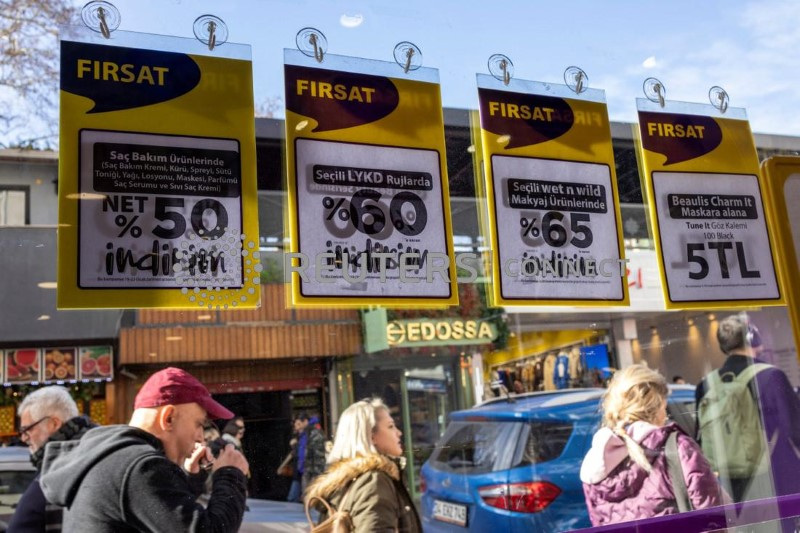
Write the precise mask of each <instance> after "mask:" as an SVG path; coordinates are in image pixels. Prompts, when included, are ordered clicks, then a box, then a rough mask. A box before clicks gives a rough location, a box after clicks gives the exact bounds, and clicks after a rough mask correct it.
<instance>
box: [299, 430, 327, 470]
mask: <svg viewBox="0 0 800 533" xmlns="http://www.w3.org/2000/svg"><path fill="white" fill-rule="evenodd" d="M318 423H319V422H318V420H317V418H311V420H309V422H308V427H306V429H305V430H304V431H303V433H304V435H303V436H305V439H306V441H305V447H304V453H303V460H302V461H300V460H299V459H298V462H297V465H298V466H297V470H298V471H299V472H300V474H301V476H302V480H303V484H304V486H307V485H308V484H310V483H311V482H312V481H313V480H314V478H316V477H317V476H318V475H320V474H321V473H322V472H324V471H325V435H323V434H322V430H321V429H320V428H319V426H318ZM303 436H301V438H302V437H303ZM297 447H298V454H299V453H300V448H301V447H300V443H299V442H298V446H297Z"/></svg>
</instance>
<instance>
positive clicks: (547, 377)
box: [544, 353, 556, 391]
mask: <svg viewBox="0 0 800 533" xmlns="http://www.w3.org/2000/svg"><path fill="white" fill-rule="evenodd" d="M555 369H556V354H553V353H551V354H549V355H548V356H547V357H545V359H544V390H546V391H550V390H556V384H555V381H554V380H553V373H554V372H555Z"/></svg>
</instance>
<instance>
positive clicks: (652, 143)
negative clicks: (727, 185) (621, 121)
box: [639, 111, 722, 166]
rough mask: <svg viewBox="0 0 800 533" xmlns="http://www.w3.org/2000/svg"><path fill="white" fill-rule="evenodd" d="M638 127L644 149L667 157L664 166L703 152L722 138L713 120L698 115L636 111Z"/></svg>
mask: <svg viewBox="0 0 800 533" xmlns="http://www.w3.org/2000/svg"><path fill="white" fill-rule="evenodd" d="M639 130H640V131H641V133H642V144H643V145H644V147H645V148H646V149H647V150H650V151H651V152H656V153H659V154H662V155H665V156H666V157H667V160H666V161H665V162H664V166H667V165H674V164H675V163H681V162H683V161H688V160H690V159H695V158H697V157H700V156H702V155H705V154H707V153H709V152H710V151H712V150H713V149H715V148H716V147H717V146H719V145H720V143H721V142H722V129H721V128H720V127H719V124H717V121H716V120H714V119H713V118H711V117H705V116H702V115H681V114H677V113H652V112H648V111H639Z"/></svg>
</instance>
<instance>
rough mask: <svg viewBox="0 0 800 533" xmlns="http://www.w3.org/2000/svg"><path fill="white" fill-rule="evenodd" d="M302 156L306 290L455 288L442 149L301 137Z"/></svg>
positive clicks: (408, 292) (400, 292) (391, 292)
mask: <svg viewBox="0 0 800 533" xmlns="http://www.w3.org/2000/svg"><path fill="white" fill-rule="evenodd" d="M295 157H296V161H297V163H296V165H297V168H296V171H297V180H296V184H297V191H296V194H297V196H296V197H297V205H298V206H299V208H298V210H297V211H298V212H297V213H295V215H294V216H296V217H297V225H298V229H299V232H298V242H299V249H298V252H299V253H300V254H301V261H302V262H303V264H304V269H303V270H304V272H303V275H301V276H300V280H301V287H300V289H301V294H302V295H304V296H328V297H337V296H339V297H350V298H361V297H397V298H414V297H420V298H430V297H445V298H446V297H449V296H450V291H451V285H450V283H449V281H448V280H449V279H450V276H451V275H452V273H450V272H449V266H448V263H447V261H446V260H445V259H443V258H446V256H447V238H446V227H445V222H444V221H445V212H444V205H443V193H442V185H441V175H440V172H439V168H440V161H439V153H438V152H437V151H435V150H423V149H411V148H396V147H386V146H374V145H368V144H356V143H345V142H331V141H320V140H313V139H297V140H296V142H295ZM438 267H443V269H444V275H440V274H439V273H436V272H435V270H436V269H437V268H438Z"/></svg>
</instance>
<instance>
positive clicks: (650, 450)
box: [581, 422, 728, 526]
mask: <svg viewBox="0 0 800 533" xmlns="http://www.w3.org/2000/svg"><path fill="white" fill-rule="evenodd" d="M673 431H677V432H678V457H679V458H680V461H681V467H682V469H683V476H684V481H685V483H686V487H687V490H688V493H689V499H690V500H691V503H692V507H693V508H694V509H703V508H706V507H713V506H715V505H721V504H723V503H727V501H728V498H727V496H724V495H723V492H722V490H721V489H720V486H719V483H718V482H717V478H716V477H715V476H714V473H713V472H712V470H711V466H710V465H709V464H708V461H707V460H706V458H705V457H703V453H702V452H701V450H700V447H699V446H698V445H697V443H696V442H695V441H694V440H692V438H691V437H689V436H688V435H686V434H685V433H684V432H683V431H681V430H680V428H678V426H676V425H675V424H668V425H666V426H664V427H657V426H653V425H652V424H648V423H646V422H634V423H633V424H631V425H630V426H628V428H627V432H628V435H630V436H631V438H632V439H633V440H634V441H636V442H638V443H639V444H640V445H641V446H642V447H643V448H644V451H645V454H646V455H647V456H648V458H650V462H651V464H652V465H653V468H652V471H651V472H650V473H648V472H647V471H646V470H645V469H644V468H642V467H641V466H639V465H637V464H636V463H634V462H633V460H632V459H631V458H630V457H629V455H628V448H627V447H626V446H625V442H624V441H623V440H622V438H620V437H619V436H617V435H615V434H614V433H613V432H612V431H611V430H610V429H608V428H602V429H600V431H598V432H597V433H595V435H594V438H593V439H592V448H591V449H590V450H589V453H587V454H586V457H585V458H584V460H583V464H582V466H581V481H582V482H583V492H584V494H585V496H586V506H587V507H588V508H589V519H590V520H591V522H592V525H594V526H601V525H606V524H613V523H617V522H624V521H627V520H637V519H641V518H651V517H654V516H662V515H667V514H675V513H678V505H677V504H676V502H675V494H674V492H673V490H672V482H671V481H670V478H669V469H668V468H667V460H666V456H665V455H664V446H665V445H666V443H667V438H668V437H669V435H670V433H672V432H673Z"/></svg>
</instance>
